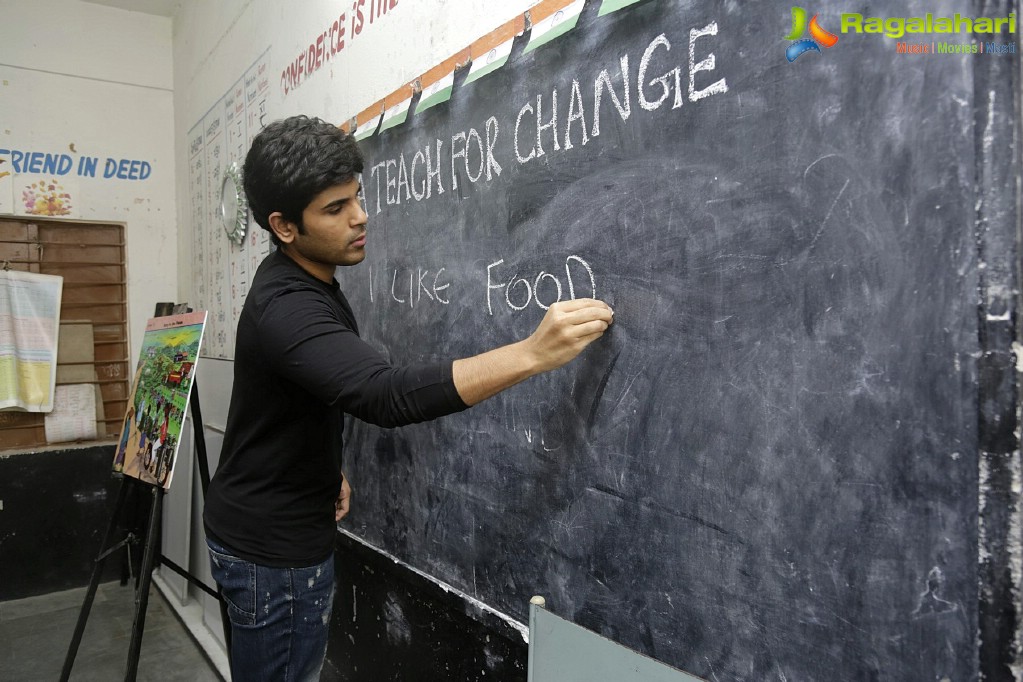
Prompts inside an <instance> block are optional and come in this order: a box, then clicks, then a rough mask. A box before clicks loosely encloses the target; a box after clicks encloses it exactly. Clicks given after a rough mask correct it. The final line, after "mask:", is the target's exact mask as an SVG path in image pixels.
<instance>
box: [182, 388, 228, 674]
mask: <svg viewBox="0 0 1023 682" xmlns="http://www.w3.org/2000/svg"><path fill="white" fill-rule="evenodd" d="M189 407H190V408H191V409H192V433H193V435H194V436H195V459H196V462H197V463H198V464H199V484H200V485H201V486H202V497H203V501H204V502H205V500H206V491H207V490H209V487H210V460H209V458H208V457H207V456H206V437H205V434H204V432H203V425H202V410H201V409H200V408H199V386H198V385H197V384H196V383H195V380H193V381H192V395H191V400H189ZM217 598H218V600H219V601H220V622H221V624H222V625H223V627H224V644H225V645H226V647H227V656H228V658H230V657H231V621H230V620H228V615H227V602H226V601H224V595H223V593H222V591H221V589H220V586H219V585H217Z"/></svg>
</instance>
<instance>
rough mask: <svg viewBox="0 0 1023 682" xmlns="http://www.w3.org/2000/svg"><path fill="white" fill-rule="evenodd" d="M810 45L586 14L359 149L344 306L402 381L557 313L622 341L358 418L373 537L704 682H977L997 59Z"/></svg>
mask: <svg viewBox="0 0 1023 682" xmlns="http://www.w3.org/2000/svg"><path fill="white" fill-rule="evenodd" d="M872 7H873V6H872ZM874 9H875V10H877V11H880V9H886V7H885V8H880V9H878V8H877V7H875V8H874ZM842 10H843V11H850V12H851V11H858V12H864V13H865V14H867V15H871V14H876V13H877V11H873V12H872V11H871V9H870V8H868V7H865V6H864V7H859V8H857V7H853V6H849V7H843V8H842ZM974 10H975V8H973V7H972V6H968V5H965V4H964V3H959V4H953V3H950V2H927V3H924V2H909V3H905V7H901V6H900V9H899V12H897V14H904V15H906V16H912V15H922V14H923V13H925V12H932V13H934V14H935V15H936V16H937V15H943V14H948V15H951V14H953V13H954V12H956V11H959V12H963V13H969V12H971V11H974ZM837 15H838V13H837V12H836V13H834V14H833V15H828V14H823V15H822V17H821V19H822V23H823V25H824V27H825V28H830V30H832V31H834V32H836V33H837V32H838V25H837V24H838V18H837ZM829 17H830V19H829ZM790 27H791V26H790V18H789V5H782V4H780V3H754V4H752V5H750V4H749V3H734V2H733V3H719V2H710V1H709V0H708V1H698V2H671V1H668V0H649V1H648V2H643V3H639V4H637V5H633V6H631V7H628V8H626V9H622V10H620V11H617V12H614V13H612V14H609V15H606V16H597V13H596V11H595V4H594V3H590V4H589V5H588V6H587V10H586V11H585V12H584V14H583V16H582V17H581V19H580V21H579V25H578V26H577V27H576V28H575V29H574V30H573V31H571V32H569V33H567V34H565V35H563V36H561V37H559V38H557V39H556V40H554V41H552V42H550V43H548V44H546V45H544V46H542V47H540V48H539V49H535V50H531V51H528V52H526V51H524V50H522V45H521V44H520V45H519V46H518V47H517V49H516V51H515V52H514V53H513V56H512V59H511V61H510V62H509V63H508V64H507V65H505V66H504V67H503V68H500V69H498V70H497V71H495V72H493V73H492V74H490V75H488V76H486V77H484V78H481V79H479V80H475V81H473V82H468V83H465V84H461V85H459V86H458V87H456V88H455V91H454V93H453V95H452V98H451V100H450V101H449V102H446V103H444V104H441V105H438V106H435V107H432V108H430V109H427V110H426V111H424V112H422V113H421V114H419V115H416V116H413V117H411V119H410V120H409V121H408V122H406V123H405V124H403V125H401V126H399V127H395V128H392V129H389V130H386V131H383V132H381V133H379V134H377V135H375V136H372V137H370V138H368V139H366V140H365V141H364V142H363V144H362V146H363V149H364V151H365V153H366V157H367V169H366V173H365V175H364V178H363V183H364V186H365V190H366V203H367V208H368V211H369V215H370V226H369V242H368V247H367V251H368V254H369V255H368V257H367V260H366V262H365V263H363V264H362V265H360V266H358V267H356V268H349V269H345V270H343V271H339V277H340V279H341V283H342V286H343V288H344V289H345V291H346V292H347V293H348V295H349V298H350V299H351V302H352V304H353V307H354V308H355V310H356V312H357V314H358V316H359V319H360V324H361V327H362V331H363V336H364V337H365V338H367V339H368V340H370V341H371V342H372V343H374V344H376V345H379V347H380V348H381V349H384V351H385V352H386V353H387V354H389V356H390V357H391V358H392V359H393V360H394V361H395V362H397V363H407V362H416V361H436V360H441V359H452V358H456V357H461V356H466V355H471V354H475V353H478V352H481V351H484V350H487V349H489V348H491V347H494V346H497V345H501V344H505V343H509V342H512V341H515V340H517V339H520V338H523V337H524V336H526V335H527V334H528V333H529V332H530V331H532V329H533V328H534V327H535V325H536V324H537V323H538V321H539V320H540V318H541V317H542V315H543V312H544V311H543V308H542V307H541V304H549V303H550V302H551V301H553V300H555V299H556V298H557V297H558V294H559V293H560V295H561V296H562V297H563V298H564V297H568V296H570V295H573V294H574V295H575V296H588V295H592V294H593V293H594V290H595V294H596V296H597V297H599V298H602V299H604V300H606V301H608V302H609V303H610V304H611V305H612V306H613V307H614V309H615V312H616V317H615V319H616V322H615V325H614V327H613V329H612V330H611V331H610V333H609V334H608V335H607V336H606V337H605V338H604V339H602V340H601V341H600V342H598V343H596V344H595V345H594V346H593V347H592V348H591V349H589V350H588V351H586V352H585V353H584V355H582V356H581V357H580V358H579V359H578V360H576V361H575V362H574V363H573V364H571V365H569V366H568V367H566V368H563V369H561V370H559V371H557V372H554V373H552V374H549V375H545V376H542V377H537V378H534V379H532V380H530V381H528V382H527V383H525V384H522V385H520V386H518V387H515V388H514V389H512V390H509V391H507V392H506V393H504V394H502V395H500V396H498V397H497V398H495V399H493V400H491V401H489V402H487V403H485V404H482V405H479V406H477V407H475V408H473V409H472V410H470V411H468V412H465V413H462V414H459V415H456V416H452V417H449V418H445V419H443V420H440V421H438V422H434V423H430V424H424V425H417V426H413V427H408V428H404V429H397V430H381V429H378V428H375V427H371V426H367V425H365V424H362V423H357V422H353V423H351V424H350V425H349V433H348V444H347V447H346V457H347V465H346V466H347V469H348V473H349V475H350V478H351V479H352V480H353V485H354V487H355V489H356V497H355V505H354V511H353V514H352V517H351V521H350V524H351V527H353V529H354V530H355V532H356V533H358V534H359V535H360V536H362V537H364V538H365V539H366V540H367V541H369V542H371V543H373V544H375V545H378V546H380V547H382V548H384V549H385V550H387V551H388V552H390V553H392V554H394V555H396V556H398V557H400V558H402V559H403V560H405V561H407V562H408V563H410V564H412V565H413V566H415V567H417V568H419V569H421V570H423V571H425V572H426V573H429V574H431V575H434V576H437V577H438V578H440V579H441V580H443V581H446V582H448V583H450V584H452V585H454V586H455V587H457V588H458V589H459V590H461V591H464V592H465V593H467V594H469V595H471V596H473V597H475V598H477V599H479V600H481V601H483V602H485V603H487V604H489V605H491V606H493V607H494V608H496V609H498V610H500V611H503V612H505V613H508V614H510V615H512V616H514V617H516V618H517V619H519V620H522V621H524V620H525V619H526V613H527V602H528V599H529V597H530V596H531V595H533V594H542V595H545V596H546V597H547V599H548V602H549V604H550V605H551V608H552V610H554V611H555V612H556V613H558V614H561V615H563V616H566V617H568V618H570V619H571V620H573V621H575V622H577V623H579V624H581V625H583V626H586V627H589V628H591V629H594V630H596V631H598V632H600V633H602V634H605V635H607V636H609V637H611V638H613V639H615V640H617V641H619V642H621V643H623V644H625V645H627V646H630V647H633V648H636V649H639V650H640V651H643V652H645V653H648V654H650V655H652V656H654V657H655V658H657V659H660V660H663V661H666V662H668V663H671V664H673V665H676V666H679V667H681V668H684V669H686V670H687V671H690V672H692V673H695V674H698V675H700V676H703V677H706V678H708V679H715V680H727V679H740V680H752V679H782V680H784V679H788V680H823V679H828V680H838V679H843V680H845V679H847V680H872V679H890V680H924V679H945V678H947V679H951V680H966V679H972V678H973V677H974V676H975V675H976V671H977V665H978V664H977V647H976V641H977V620H978V603H979V601H980V595H979V594H978V529H977V525H978V524H977V518H978V516H977V515H978V509H977V506H978V485H979V482H978V437H979V436H978V413H979V410H980V406H979V405H978V397H977V396H978V384H979V379H978V371H977V358H978V357H979V356H980V355H981V348H980V345H979V343H980V342H979V341H978V313H977V310H978V301H977V299H978V295H977V291H978V278H979V274H978V273H979V267H978V247H977V242H976V234H975V230H974V222H975V210H976V206H975V204H976V200H977V191H976V187H975V184H976V178H975V168H976V167H977V164H976V159H975V154H976V153H979V152H978V151H977V150H978V149H979V146H980V145H981V144H983V143H984V142H983V134H982V133H978V131H977V125H978V122H977V121H975V116H976V111H977V106H978V104H977V103H976V102H975V95H974V83H973V77H974V68H975V67H974V64H976V63H977V61H976V60H977V57H974V56H972V55H941V56H939V55H929V56H926V55H925V56H920V55H913V56H911V55H902V54H897V52H896V41H895V40H894V39H889V38H884V37H882V36H878V35H854V34H841V35H840V41H839V43H838V44H837V45H836V46H835V47H834V48H832V49H828V50H824V51H823V52H822V53H820V54H817V53H809V54H806V55H804V56H802V57H800V58H799V59H797V60H796V61H795V62H793V63H791V64H790V63H788V62H787V61H786V59H785V49H786V48H787V47H788V45H789V44H790V43H789V41H786V40H784V39H783V36H784V35H785V34H786V33H788V31H789V29H790ZM992 58H994V57H992ZM706 60H711V61H706ZM694 65H695V66H696V68H695V69H694V68H693V66H694ZM602 74H603V75H602ZM460 77H464V74H461V75H460ZM596 91H599V92H600V104H599V107H598V106H597V104H596V103H595V92H596ZM555 93H556V95H555ZM612 93H613V94H612ZM555 96H556V98H557V104H556V106H555V103H554V98H555ZM1007 106H1008V105H1007ZM554 111H556V119H557V122H556V124H555V125H554V126H546V127H545V124H547V123H549V122H550V121H551V120H552V116H554V114H553V112H554ZM598 111H599V123H598V120H597V119H598ZM538 136H539V147H542V150H543V153H542V155H541V153H540V149H539V147H538V144H537V138H538Z"/></svg>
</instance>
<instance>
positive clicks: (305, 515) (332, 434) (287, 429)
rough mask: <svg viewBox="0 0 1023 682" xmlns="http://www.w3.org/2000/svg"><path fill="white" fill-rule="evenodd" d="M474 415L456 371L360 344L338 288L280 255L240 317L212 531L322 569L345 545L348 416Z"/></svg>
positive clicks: (209, 504)
mask: <svg viewBox="0 0 1023 682" xmlns="http://www.w3.org/2000/svg"><path fill="white" fill-rule="evenodd" d="M465 408H466V405H465V403H464V402H463V401H462V399H461V398H460V397H459V395H458V393H457V391H456V390H455V386H454V382H453V381H452V378H451V363H447V364H442V365H412V366H406V367H394V366H392V365H391V364H390V363H389V362H388V361H387V360H386V359H385V358H384V357H383V356H381V355H380V353H378V352H377V351H376V350H374V349H373V348H372V347H371V346H369V345H368V344H367V343H365V342H364V341H363V340H362V339H360V338H359V332H358V326H357V325H356V322H355V316H354V314H353V313H352V309H351V307H350V306H349V304H348V301H347V300H346V299H345V296H344V294H343V293H342V292H341V288H340V286H339V285H338V283H337V281H336V280H334V281H333V282H332V283H331V284H327V283H325V282H322V281H320V280H318V279H316V278H315V277H313V276H312V275H309V274H308V273H306V272H305V271H304V270H302V268H300V267H299V266H298V264H297V263H295V262H294V261H293V260H291V258H289V257H288V256H286V255H285V254H284V253H282V252H280V251H275V252H274V253H272V254H270V255H269V256H267V257H266V258H265V259H264V260H263V262H262V263H261V264H260V266H259V268H258V269H257V271H256V275H255V277H254V278H253V280H252V287H251V288H250V290H249V293H248V295H247V297H246V299H245V305H244V306H243V308H242V313H241V317H240V318H239V320H238V335H237V341H236V347H235V359H234V387H233V392H232V395H231V406H230V409H229V411H228V417H227V427H226V431H225V434H224V444H223V449H222V451H221V457H220V464H219V466H218V467H217V472H216V475H215V476H214V477H213V480H212V481H211V482H210V487H209V491H208V493H207V496H206V509H205V513H204V517H203V518H204V521H205V525H206V532H207V533H208V534H210V536H211V537H212V538H213V539H214V540H216V541H219V542H220V543H222V544H223V545H225V546H226V547H228V548H230V549H231V550H233V551H234V552H236V553H237V554H238V556H240V557H242V558H244V559H248V560H250V561H253V562H255V563H259V564H263V565H266V566H279V567H284V566H287V567H298V566H310V565H313V564H317V563H320V562H322V561H324V560H325V559H326V558H327V557H328V556H329V555H330V553H331V552H332V551H333V547H334V535H335V533H336V525H335V522H334V503H335V501H336V500H337V496H338V494H339V492H340V489H341V447H342V442H343V433H342V432H343V425H344V422H343V418H344V413H348V414H352V415H354V416H356V417H358V418H359V419H362V420H364V421H367V422H370V423H372V424H377V425H380V426H385V427H390V426H401V425H404V424H412V423H416V422H422V421H426V420H429V419H434V418H436V417H440V416H443V415H445V414H450V413H452V412H457V411H459V410H463V409H465Z"/></svg>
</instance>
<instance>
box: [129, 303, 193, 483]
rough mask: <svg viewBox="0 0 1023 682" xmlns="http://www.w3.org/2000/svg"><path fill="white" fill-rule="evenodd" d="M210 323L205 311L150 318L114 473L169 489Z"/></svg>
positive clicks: (133, 383)
mask: <svg viewBox="0 0 1023 682" xmlns="http://www.w3.org/2000/svg"><path fill="white" fill-rule="evenodd" d="M205 325H206V312H205V311H203V312H198V313H186V314H184V315H170V316H167V317H154V318H152V319H151V320H149V324H148V325H146V334H145V336H144V337H143V340H142V352H141V354H140V357H139V363H138V366H137V367H136V369H135V378H134V379H133V380H132V388H131V397H130V401H129V403H128V409H127V411H126V413H125V415H124V424H123V425H122V427H121V438H120V439H119V441H118V445H117V450H116V452H115V454H114V471H117V472H120V473H123V474H124V475H125V476H131V477H133V478H137V479H140V480H142V481H144V482H146V483H151V484H153V485H159V486H162V487H163V488H169V487H170V484H171V478H172V476H173V473H174V463H175V461H176V460H177V452H178V445H179V442H178V440H179V437H180V435H181V425H182V423H183V422H184V419H185V410H186V409H187V408H188V397H189V394H190V393H191V390H192V384H193V379H194V376H195V363H196V361H197V360H198V358H199V344H200V343H201V342H202V334H203V328H204V327H205Z"/></svg>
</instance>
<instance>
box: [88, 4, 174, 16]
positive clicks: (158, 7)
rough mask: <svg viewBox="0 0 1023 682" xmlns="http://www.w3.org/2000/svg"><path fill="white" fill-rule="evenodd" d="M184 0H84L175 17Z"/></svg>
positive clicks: (132, 10)
mask: <svg viewBox="0 0 1023 682" xmlns="http://www.w3.org/2000/svg"><path fill="white" fill-rule="evenodd" d="M183 1H184V0H82V2H88V3H91V4H93V5H106V6H107V7H116V8H118V9H125V10H128V11H131V12H142V13H143V14H156V15H158V16H161V17H173V16H174V13H175V12H177V11H178V8H179V7H181V5H182V3H183Z"/></svg>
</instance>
